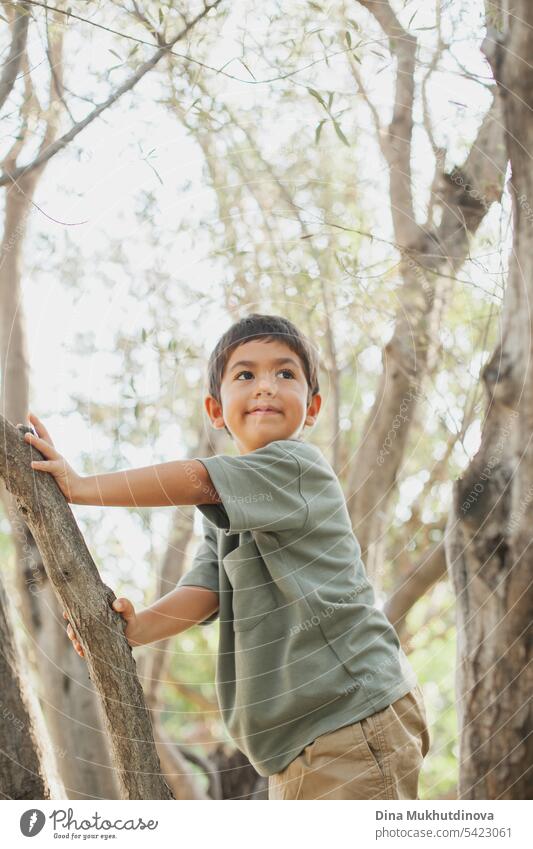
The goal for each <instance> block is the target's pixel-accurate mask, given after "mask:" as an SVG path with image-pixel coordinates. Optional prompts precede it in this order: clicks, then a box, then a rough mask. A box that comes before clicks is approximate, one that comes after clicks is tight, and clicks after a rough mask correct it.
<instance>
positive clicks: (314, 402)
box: [305, 393, 322, 427]
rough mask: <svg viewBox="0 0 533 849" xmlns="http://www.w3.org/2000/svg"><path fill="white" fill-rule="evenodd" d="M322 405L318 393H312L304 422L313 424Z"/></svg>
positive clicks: (309, 424)
mask: <svg viewBox="0 0 533 849" xmlns="http://www.w3.org/2000/svg"><path fill="white" fill-rule="evenodd" d="M321 406H322V396H321V395H320V394H318V393H317V394H316V395H313V397H312V399H311V403H310V404H309V406H308V408H307V415H306V417H305V424H306V425H308V426H309V427H311V426H312V425H314V424H315V422H316V420H317V418H318V414H319V412H320V407H321Z"/></svg>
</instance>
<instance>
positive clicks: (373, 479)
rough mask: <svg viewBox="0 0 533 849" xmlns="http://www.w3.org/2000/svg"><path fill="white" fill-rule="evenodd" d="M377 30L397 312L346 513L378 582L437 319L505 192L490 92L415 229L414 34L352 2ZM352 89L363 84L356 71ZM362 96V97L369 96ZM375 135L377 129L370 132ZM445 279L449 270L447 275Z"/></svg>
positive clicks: (439, 170) (382, 0)
mask: <svg viewBox="0 0 533 849" xmlns="http://www.w3.org/2000/svg"><path fill="white" fill-rule="evenodd" d="M359 4H360V5H361V6H364V7H365V8H366V9H368V11H369V12H371V14H372V15H373V16H374V17H375V19H376V21H377V22H378V23H379V25H380V26H381V28H382V30H383V32H384V33H385V36H386V37H387V39H388V42H389V49H390V53H391V56H393V57H395V58H396V60H397V74H396V84H395V97H394V109H393V116H392V121H391V123H390V125H389V127H388V131H387V132H386V133H384V134H383V135H384V139H383V141H382V142H380V144H381V149H382V153H383V156H384V158H385V160H386V162H387V165H388V168H389V175H390V199H391V214H392V220H393V228H394V239H395V243H396V246H397V248H398V250H399V252H400V257H401V260H400V272H401V276H402V281H403V283H402V287H401V288H400V289H399V290H398V299H399V301H400V308H399V310H398V313H397V317H396V322H395V330H394V334H393V336H392V338H391V340H390V341H389V342H388V343H387V344H386V345H385V347H384V349H383V373H382V376H381V379H380V381H379V385H378V387H377V391H376V398H375V401H374V404H373V406H372V408H371V410H370V412H369V414H368V416H367V419H366V421H365V424H364V429H363V434H362V437H361V441H360V443H359V447H358V450H357V452H356V453H355V456H354V458H353V461H352V465H351V472H350V478H349V481H348V487H347V499H348V509H349V513H350V518H351V520H352V524H353V526H354V529H355V532H356V534H357V539H358V541H359V543H360V545H361V555H362V557H363V559H364V560H365V565H366V569H367V572H368V573H369V575H370V577H371V578H372V580H373V582H374V583H375V585H379V583H380V577H381V572H382V569H383V565H384V561H385V543H386V540H387V533H386V527H387V522H388V516H389V510H390V503H391V496H392V495H393V493H394V492H395V489H396V479H397V476H398V474H399V471H400V469H401V465H402V462H403V457H404V453H405V447H406V444H407V439H408V435H409V431H410V428H411V425H412V422H413V418H414V414H415V410H416V408H417V405H418V402H419V400H420V398H421V396H422V390H423V382H424V378H425V375H426V373H427V369H428V367H429V366H430V365H433V364H432V363H431V356H430V352H431V350H432V346H433V341H432V337H433V336H434V334H435V315H436V313H438V314H441V313H442V310H443V303H445V302H446V300H447V299H448V297H449V294H450V292H451V282H452V281H451V280H450V278H453V275H454V274H456V273H457V271H458V270H459V269H460V267H461V266H462V264H463V263H464V261H465V259H466V257H467V254H468V248H469V244H470V238H471V236H472V235H473V234H474V233H475V232H476V231H477V229H478V227H479V225H480V224H481V222H482V221H483V218H484V217H485V215H486V213H487V211H488V209H489V207H490V205H491V203H492V202H493V201H495V200H499V198H500V196H501V192H502V188H503V182H504V176H505V166H506V162H507V155H506V152H505V146H504V144H503V134H502V130H501V120H500V114H501V105H500V101H499V98H498V97H497V96H496V97H495V99H494V102H493V104H492V107H491V109H490V110H489V112H488V113H487V115H486V116H485V119H484V121H483V123H482V125H481V127H480V129H479V132H478V136H477V138H476V140H475V141H474V143H473V145H472V147H471V150H470V153H469V155H468V158H467V160H466V162H465V164H464V166H462V168H461V169H458V168H457V169H454V170H453V172H452V173H451V174H446V173H445V172H444V154H445V151H436V159H437V162H436V171H435V180H434V183H433V188H432V197H433V200H434V201H435V202H436V203H438V204H439V205H440V206H441V207H442V219H441V223H440V225H439V227H438V228H437V229H436V230H435V229H434V228H433V225H432V222H431V221H430V220H428V221H426V223H425V224H424V225H423V226H419V225H418V224H417V222H416V218H415V215H414V212H413V207H414V204H413V191H414V190H413V186H412V181H411V179H410V174H411V156H412V150H411V142H412V131H413V126H414V124H413V104H414V72H415V67H416V49H417V44H416V39H415V38H414V36H412V35H411V34H410V33H408V32H407V31H406V30H405V29H404V28H403V27H402V25H401V24H400V22H399V20H398V18H397V17H396V15H395V13H394V11H393V9H392V7H391V5H390V3H389V2H388V0H359ZM355 74H356V80H357V82H358V85H359V87H360V89H361V90H362V91H363V92H364V88H362V81H361V78H360V75H359V72H358V71H355ZM367 99H368V98H367ZM376 131H377V132H378V136H379V131H378V128H376ZM445 275H449V277H446V276H445Z"/></svg>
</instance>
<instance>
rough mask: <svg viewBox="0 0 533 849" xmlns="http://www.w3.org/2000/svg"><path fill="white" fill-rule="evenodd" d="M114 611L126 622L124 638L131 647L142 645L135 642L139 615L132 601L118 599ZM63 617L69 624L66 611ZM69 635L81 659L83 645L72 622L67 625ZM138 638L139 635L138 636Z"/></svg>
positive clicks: (83, 654)
mask: <svg viewBox="0 0 533 849" xmlns="http://www.w3.org/2000/svg"><path fill="white" fill-rule="evenodd" d="M112 607H113V610H116V612H117V613H120V615H121V616H122V618H123V619H125V621H126V628H125V630H124V636H125V637H126V639H127V641H128V643H129V644H130V646H137V645H140V643H138V642H136V641H135V636H134V635H135V632H136V631H138V621H137V614H136V613H135V608H134V606H133V604H132V603H131V601H130V600H129V599H127V598H116V599H115V601H114V602H113V604H112ZM63 617H64V618H65V619H66V620H67V622H68V613H67V611H66V610H64V611H63ZM67 634H68V637H69V640H71V642H72V645H73V647H74V651H76V652H77V653H78V654H79V656H80V657H84V656H85V653H84V651H83V648H82V647H81V644H80V643H79V641H78V639H77V637H76V634H75V633H74V629H73V628H72V625H71V624H70V622H69V623H68V625H67ZM137 636H138V635H137Z"/></svg>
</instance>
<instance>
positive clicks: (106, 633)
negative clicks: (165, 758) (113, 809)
mask: <svg viewBox="0 0 533 849" xmlns="http://www.w3.org/2000/svg"><path fill="white" fill-rule="evenodd" d="M0 434H1V437H2V450H1V451H0V476H2V477H3V478H4V482H5V484H6V487H7V488H8V489H9V491H10V492H11V493H12V495H13V496H14V498H15V499H16V502H17V505H18V507H19V510H20V511H21V513H22V515H23V517H24V520H25V521H26V522H27V524H28V526H29V528H30V530H31V533H32V535H33V538H34V539H35V541H36V544H37V546H38V548H39V551H40V552H41V555H42V558H43V564H44V567H45V570H46V574H47V576H48V580H49V581H50V584H51V586H52V587H53V589H54V592H55V594H56V596H57V598H58V600H59V602H60V604H61V606H62V607H63V608H64V609H65V610H66V611H67V613H68V617H69V620H70V622H71V624H72V627H73V629H74V631H75V633H76V635H77V637H78V640H79V641H80V643H81V644H82V646H83V647H84V650H85V655H86V658H87V667H88V670H89V674H90V677H91V680H92V681H93V682H94V685H95V687H96V690H97V692H98V694H99V696H100V698H101V703H102V709H103V714H104V719H105V724H106V728H107V732H108V734H109V737H110V747H111V756H112V764H113V767H114V768H115V769H116V772H117V778H118V781H119V784H120V787H121V797H122V798H126V799H171V798H172V794H171V792H170V790H169V788H168V785H167V784H166V782H165V781H164V779H163V777H162V775H161V770H160V765H159V759H158V757H157V753H156V749H155V745H154V739H153V733H152V726H151V722H150V715H149V713H148V710H147V708H146V704H145V702H144V697H143V693H142V688H141V685H140V683H139V679H138V677H137V673H136V669H135V661H134V659H133V656H132V652H131V648H130V647H129V645H128V642H127V640H126V639H125V637H124V633H123V629H124V628H123V626H124V622H123V620H122V617H121V616H119V615H118V614H117V613H115V612H114V611H113V610H112V608H111V604H112V602H113V600H114V598H115V595H114V593H113V592H112V590H110V589H109V588H108V587H106V586H104V584H103V583H102V581H101V579H100V576H99V574H98V571H97V569H96V566H95V564H94V561H93V560H92V558H91V555H90V553H89V551H88V549H87V546H86V544H85V541H84V539H83V537H82V535H81V533H80V531H79V528H78V526H77V525H76V522H75V520H74V516H73V515H72V512H71V510H70V508H69V506H68V504H67V502H66V500H65V498H64V497H63V495H62V493H61V492H60V490H59V488H58V486H57V484H56V482H55V481H54V479H53V478H51V477H50V475H46V474H35V472H33V470H32V469H31V466H30V462H31V456H37V457H40V456H41V455H40V454H39V452H38V451H35V450H34V449H32V448H31V447H29V446H27V445H26V444H25V442H24V440H23V439H22V438H21V434H20V431H18V430H17V429H16V428H14V427H13V426H12V425H11V424H10V423H9V422H7V421H6V420H5V419H4V418H3V417H1V416H0Z"/></svg>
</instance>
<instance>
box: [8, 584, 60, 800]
mask: <svg viewBox="0 0 533 849" xmlns="http://www.w3.org/2000/svg"><path fill="white" fill-rule="evenodd" d="M0 686H1V688H2V695H1V697H0V796H1V797H2V798H3V799H49V798H50V788H49V786H48V779H47V777H46V775H45V770H44V765H43V756H42V750H41V745H40V741H39V739H38V736H37V734H36V730H35V722H34V717H33V716H32V711H31V707H30V704H29V703H28V697H27V688H26V687H25V686H24V684H23V681H22V676H21V671H20V662H19V658H18V653H17V649H16V645H15V640H14V638H13V634H12V631H11V623H10V618H9V610H8V602H7V597H6V595H5V593H4V588H3V586H2V584H1V582H0Z"/></svg>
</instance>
